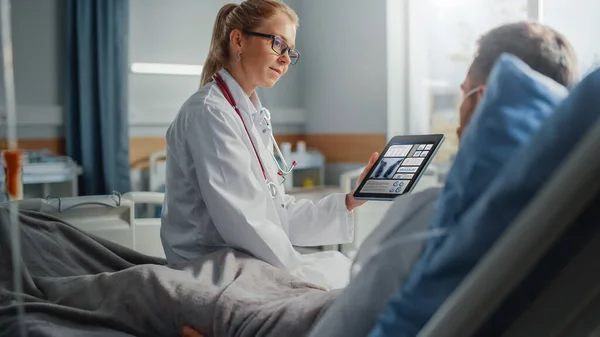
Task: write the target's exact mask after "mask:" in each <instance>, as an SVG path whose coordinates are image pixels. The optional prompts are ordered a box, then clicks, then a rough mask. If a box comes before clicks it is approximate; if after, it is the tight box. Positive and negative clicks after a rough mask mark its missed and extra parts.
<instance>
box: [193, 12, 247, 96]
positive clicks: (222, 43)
mask: <svg viewBox="0 0 600 337" xmlns="http://www.w3.org/2000/svg"><path fill="white" fill-rule="evenodd" d="M236 7H238V4H226V5H225V6H223V7H221V10H219V14H217V19H216V20H215V25H214V27H213V34H212V38H211V40H210V49H209V51H208V56H207V57H206V61H205V62H204V65H203V66H202V76H201V78H202V80H201V82H200V86H201V87H203V86H205V85H206V84H207V83H209V82H211V81H212V77H213V76H214V75H215V74H216V73H217V72H218V71H219V70H220V69H221V68H222V67H223V66H224V65H225V62H226V60H227V59H228V57H229V36H227V35H228V33H229V32H227V26H226V20H227V16H228V15H229V14H230V13H231V12H232V11H233V10H234V9H236Z"/></svg>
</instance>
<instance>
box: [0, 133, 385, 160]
mask: <svg viewBox="0 0 600 337" xmlns="http://www.w3.org/2000/svg"><path fill="white" fill-rule="evenodd" d="M275 139H276V140H277V142H278V143H279V144H281V143H283V142H290V143H292V144H293V148H294V150H295V147H296V146H295V144H296V143H297V142H298V141H300V140H303V141H305V142H306V145H307V147H308V148H309V149H310V148H315V149H318V150H319V151H321V152H322V153H323V155H324V156H325V158H326V160H327V162H328V163H358V164H364V163H366V162H367V161H368V160H369V157H370V156H371V154H372V153H373V152H375V151H381V150H382V149H383V147H384V146H385V144H386V137H385V135H384V134H279V135H275ZM19 147H20V148H21V149H25V150H34V149H43V148H47V149H50V150H51V151H53V152H55V153H57V154H64V153H65V142H64V139H61V138H55V139H22V140H19ZM0 148H1V149H5V148H6V143H5V141H0ZM165 149H166V140H165V138H164V137H137V138H131V139H130V140H129V161H130V165H131V167H132V168H135V169H143V168H146V167H148V159H149V157H150V155H151V154H152V153H154V152H158V151H164V150H165Z"/></svg>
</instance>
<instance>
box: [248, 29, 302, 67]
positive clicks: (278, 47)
mask: <svg viewBox="0 0 600 337" xmlns="http://www.w3.org/2000/svg"><path fill="white" fill-rule="evenodd" d="M244 34H247V35H252V36H258V37H266V38H268V39H271V40H272V41H271V49H273V51H274V52H275V53H277V55H283V54H285V53H288V55H289V56H290V64H291V65H296V63H298V59H300V52H298V51H297V50H296V49H294V48H290V46H289V45H288V44H287V42H285V40H283V39H282V38H280V37H279V36H276V35H271V34H263V33H258V32H251V31H248V30H245V29H244Z"/></svg>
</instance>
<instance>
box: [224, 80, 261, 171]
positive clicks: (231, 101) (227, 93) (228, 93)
mask: <svg viewBox="0 0 600 337" xmlns="http://www.w3.org/2000/svg"><path fill="white" fill-rule="evenodd" d="M213 78H214V80H215V82H216V84H217V87H219V89H221V92H222V93H223V96H225V99H226V100H227V102H229V104H230V105H231V107H233V108H234V109H235V112H237V114H238V117H240V120H241V121H242V124H243V125H244V130H246V134H247V135H248V138H249V139H250V144H252V148H253V149H254V154H255V155H256V159H258V163H259V164H260V169H261V170H262V174H263V177H264V178H265V180H267V173H266V172H265V168H264V166H263V163H262V160H260V156H259V155H258V151H257V150H256V146H254V142H253V141H252V136H250V132H249V131H248V128H247V127H246V123H244V118H243V117H242V114H241V113H240V110H239V109H238V107H237V104H236V103H235V100H234V99H233V95H232V94H231V91H229V87H228V86H227V83H225V80H223V78H222V77H221V75H219V74H215V76H213Z"/></svg>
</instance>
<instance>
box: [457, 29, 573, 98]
mask: <svg viewBox="0 0 600 337" xmlns="http://www.w3.org/2000/svg"><path fill="white" fill-rule="evenodd" d="M477 44H478V48H477V52H476V53H475V59H474V60H473V63H472V64H471V68H470V70H469V76H470V77H471V78H472V79H473V80H474V81H476V82H479V84H483V83H485V82H486V81H487V79H488V76H489V75H490V72H491V71H492V67H493V66H494V63H495V62H496V60H497V59H498V57H499V56H500V55H501V54H502V53H510V54H513V55H515V56H516V57H518V58H520V59H521V60H522V61H523V62H525V63H526V64H528V65H529V66H530V67H531V68H532V69H534V70H535V71H537V72H539V73H541V74H543V75H545V76H547V77H549V78H551V79H553V80H554V81H556V82H558V83H560V84H562V85H564V86H566V87H571V86H573V85H574V84H575V83H576V82H577V81H578V80H579V75H578V71H577V57H576V55H575V52H574V50H573V47H572V46H571V44H570V43H569V41H567V39H566V38H565V37H564V36H563V35H562V34H560V33H558V32H557V31H555V30H554V29H552V28H550V27H548V26H545V25H542V24H540V23H536V22H529V21H522V22H516V23H510V24H506V25H502V26H499V27H497V28H494V29H492V30H491V31H489V32H487V33H486V34H485V35H483V36H482V37H481V38H480V39H479V41H478V43H477Z"/></svg>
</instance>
